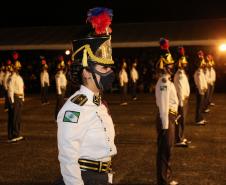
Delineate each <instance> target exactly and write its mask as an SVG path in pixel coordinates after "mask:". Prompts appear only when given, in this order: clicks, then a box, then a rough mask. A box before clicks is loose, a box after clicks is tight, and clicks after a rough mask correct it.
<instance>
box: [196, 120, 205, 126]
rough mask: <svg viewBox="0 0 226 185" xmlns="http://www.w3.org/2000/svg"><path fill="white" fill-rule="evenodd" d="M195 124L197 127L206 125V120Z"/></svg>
mask: <svg viewBox="0 0 226 185" xmlns="http://www.w3.org/2000/svg"><path fill="white" fill-rule="evenodd" d="M195 124H196V125H206V122H205V120H204V119H203V120H201V121H198V122H196V123H195Z"/></svg>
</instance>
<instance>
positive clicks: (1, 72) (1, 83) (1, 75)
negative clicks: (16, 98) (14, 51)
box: [0, 71, 5, 85]
mask: <svg viewBox="0 0 226 185" xmlns="http://www.w3.org/2000/svg"><path fill="white" fill-rule="evenodd" d="M4 76H5V73H4V72H3V71H0V85H3V81H4Z"/></svg>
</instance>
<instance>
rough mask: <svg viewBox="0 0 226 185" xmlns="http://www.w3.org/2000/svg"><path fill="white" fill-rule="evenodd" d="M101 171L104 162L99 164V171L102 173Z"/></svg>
mask: <svg viewBox="0 0 226 185" xmlns="http://www.w3.org/2000/svg"><path fill="white" fill-rule="evenodd" d="M101 170H102V161H100V162H99V170H98V171H99V172H101Z"/></svg>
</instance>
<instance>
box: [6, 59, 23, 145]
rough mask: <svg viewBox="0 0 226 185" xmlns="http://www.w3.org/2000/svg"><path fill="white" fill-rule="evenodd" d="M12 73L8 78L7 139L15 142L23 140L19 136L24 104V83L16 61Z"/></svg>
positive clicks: (19, 66) (18, 63) (19, 65)
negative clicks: (8, 119)
mask: <svg viewBox="0 0 226 185" xmlns="http://www.w3.org/2000/svg"><path fill="white" fill-rule="evenodd" d="M13 66H14V72H13V73H12V75H11V76H10V78H9V87H8V96H9V101H10V110H9V118H11V120H10V121H9V125H8V139H9V142H16V141H19V140H22V139H23V136H21V135H20V127H21V113H22V106H23V102H24V81H23V79H22V77H21V76H20V74H19V71H20V69H21V64H20V62H19V61H18V60H17V61H15V63H14V65H13Z"/></svg>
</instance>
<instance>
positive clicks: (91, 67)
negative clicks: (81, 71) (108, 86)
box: [89, 63, 103, 91]
mask: <svg viewBox="0 0 226 185" xmlns="http://www.w3.org/2000/svg"><path fill="white" fill-rule="evenodd" d="M89 66H90V67H89V69H90V72H91V73H92V76H93V79H94V82H95V84H96V87H97V88H98V89H100V90H101V91H102V90H103V88H102V86H100V84H99V83H98V81H97V77H96V75H95V72H94V65H93V64H91V63H89Z"/></svg>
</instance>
